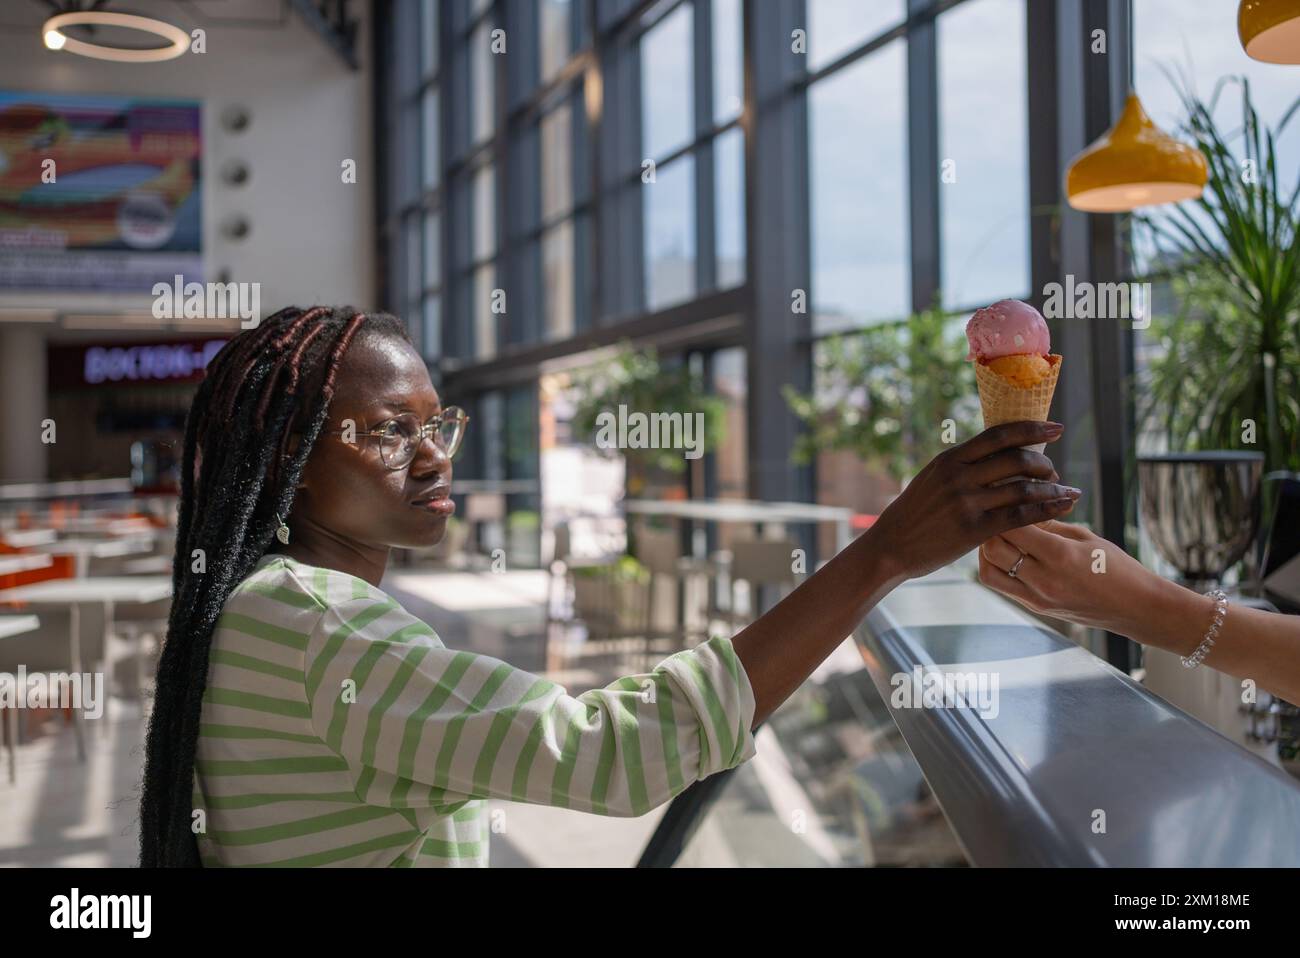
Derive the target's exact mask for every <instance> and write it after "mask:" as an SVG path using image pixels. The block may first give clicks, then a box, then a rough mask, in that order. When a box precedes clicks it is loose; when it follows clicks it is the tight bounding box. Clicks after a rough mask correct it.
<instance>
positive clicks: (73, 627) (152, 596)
mask: <svg viewBox="0 0 1300 958" xmlns="http://www.w3.org/2000/svg"><path fill="white" fill-rule="evenodd" d="M171 594H172V580H171V576H165V575H141V576H103V577H98V576H96V577H94V578H88V579H49V580H47V581H45V582H34V583H32V584H31V585H20V586H15V587H13V588H12V589H0V602H15V601H17V602H26V603H29V604H31V605H34V606H38V607H50V608H66V609H68V610H69V612H70V621H69V625H70V628H69V632H70V633H71V634H70V641H69V653H70V654H69V658H70V660H71V661H70V662H69V667H70V668H71V669H72V671H73V672H80V671H81V670H82V669H81V607H82V606H83V605H98V606H101V607H102V608H103V610H104V675H105V682H104V688H105V693H106V694H105V696H104V715H103V717H104V718H105V719H107V718H108V710H109V703H110V700H111V699H112V688H111V687H112V681H113V656H112V648H113V646H112V642H111V639H110V636H111V634H112V631H113V607H114V606H115V605H116V604H117V603H119V602H139V603H145V602H160V601H162V600H163V599H166V598H170V597H171ZM140 652H141V650H140V648H139V647H138V646H137V648H136V654H137V655H139V654H140ZM72 714H73V724H74V727H75V729H76V733H77V754H78V755H79V756H80V757H81V758H82V759H84V758H85V757H86V751H85V743H84V741H83V735H82V730H81V724H80V723H81V710H80V709H74V710H73V713H72ZM109 732H110V728H109V723H108V722H107V721H105V722H104V734H105V735H108V734H109Z"/></svg>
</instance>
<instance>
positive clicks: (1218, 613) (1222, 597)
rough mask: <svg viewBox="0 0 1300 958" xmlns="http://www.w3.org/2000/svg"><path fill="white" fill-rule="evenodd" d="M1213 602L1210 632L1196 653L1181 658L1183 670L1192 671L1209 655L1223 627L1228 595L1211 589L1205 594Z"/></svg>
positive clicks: (1206, 634) (1219, 590)
mask: <svg viewBox="0 0 1300 958" xmlns="http://www.w3.org/2000/svg"><path fill="white" fill-rule="evenodd" d="M1205 594H1206V595H1208V596H1209V597H1210V598H1212V599H1213V600H1214V621H1213V622H1211V623H1210V631H1208V632H1206V633H1205V638H1204V639H1202V640H1201V644H1200V645H1198V646H1197V647H1196V651H1195V652H1193V653H1192V654H1191V655H1185V656H1183V658H1182V662H1183V668H1187V669H1194V668H1196V667H1197V666H1198V665H1200V664H1201V662H1202V661H1203V660H1204V659H1205V657H1206V656H1207V655H1209V654H1210V648H1211V647H1212V646H1213V645H1214V639H1215V637H1216V636H1217V635H1218V634H1219V629H1220V628H1221V627H1222V626H1223V617H1224V616H1225V615H1227V614H1228V594H1227V593H1226V592H1224V591H1223V590H1222V589H1212V590H1211V591H1209V592H1207V593H1205Z"/></svg>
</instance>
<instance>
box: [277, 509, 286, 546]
mask: <svg viewBox="0 0 1300 958" xmlns="http://www.w3.org/2000/svg"><path fill="white" fill-rule="evenodd" d="M275 521H276V522H278V523H280V527H279V528H278V529H276V530H275V537H276V538H277V539H279V540H280V542H282V543H283V544H284V545H288V544H289V527H288V526H287V525H285V524H284V520H283V519H281V518H280V515H279V513H276V516H275Z"/></svg>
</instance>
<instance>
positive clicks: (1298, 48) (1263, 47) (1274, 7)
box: [1237, 0, 1300, 63]
mask: <svg viewBox="0 0 1300 958" xmlns="http://www.w3.org/2000/svg"><path fill="white" fill-rule="evenodd" d="M1237 34H1238V36H1240V37H1241V45H1242V47H1244V48H1245V50H1246V55H1247V56H1249V57H1251V58H1253V59H1255V60H1263V61H1264V62H1265V63H1300V0H1241V6H1239V7H1238V8H1237Z"/></svg>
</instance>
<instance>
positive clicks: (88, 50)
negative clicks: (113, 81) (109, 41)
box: [41, 10, 190, 63]
mask: <svg viewBox="0 0 1300 958" xmlns="http://www.w3.org/2000/svg"><path fill="white" fill-rule="evenodd" d="M80 26H105V27H121V28H123V29H125V30H137V31H139V32H141V33H148V34H151V35H153V36H156V37H161V38H162V39H164V40H166V41H167V46H163V47H148V48H144V49H141V48H133V47H113V46H107V45H105V44H99V43H89V42H87V41H85V40H78V39H77V38H76V37H70V36H68V35H67V34H66V33H63V32H62V31H63V29H64V28H66V27H80ZM41 33H42V35H43V36H45V37H46V46H49V47H51V48H52V49H60V50H66V51H67V52H69V53H76V54H79V55H81V56H84V57H92V58H94V59H96V60H112V61H115V62H118V63H158V62H161V61H163V60H173V59H175V58H176V57H179V56H181V55H182V54H184V53H185V51H187V50H188V49H189V46H190V36H189V34H188V33H186V32H185V31H184V30H182V29H181V28H180V27H177V26H174V25H172V24H170V23H166V22H165V21H162V20H157V19H155V18H153V17H143V16H138V15H136V14H133V13H117V12H115V11H111V10H80V11H72V12H69V13H60V14H56V15H55V16H52V17H50V18H49V19H48V20H46V21H45V23H44V25H43V26H42V27H41ZM50 34H53V35H54V36H56V37H58V38H60V39H61V40H62V42H61V43H58V44H57V46H55V45H53V44H51V42H50V40H49V37H50Z"/></svg>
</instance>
